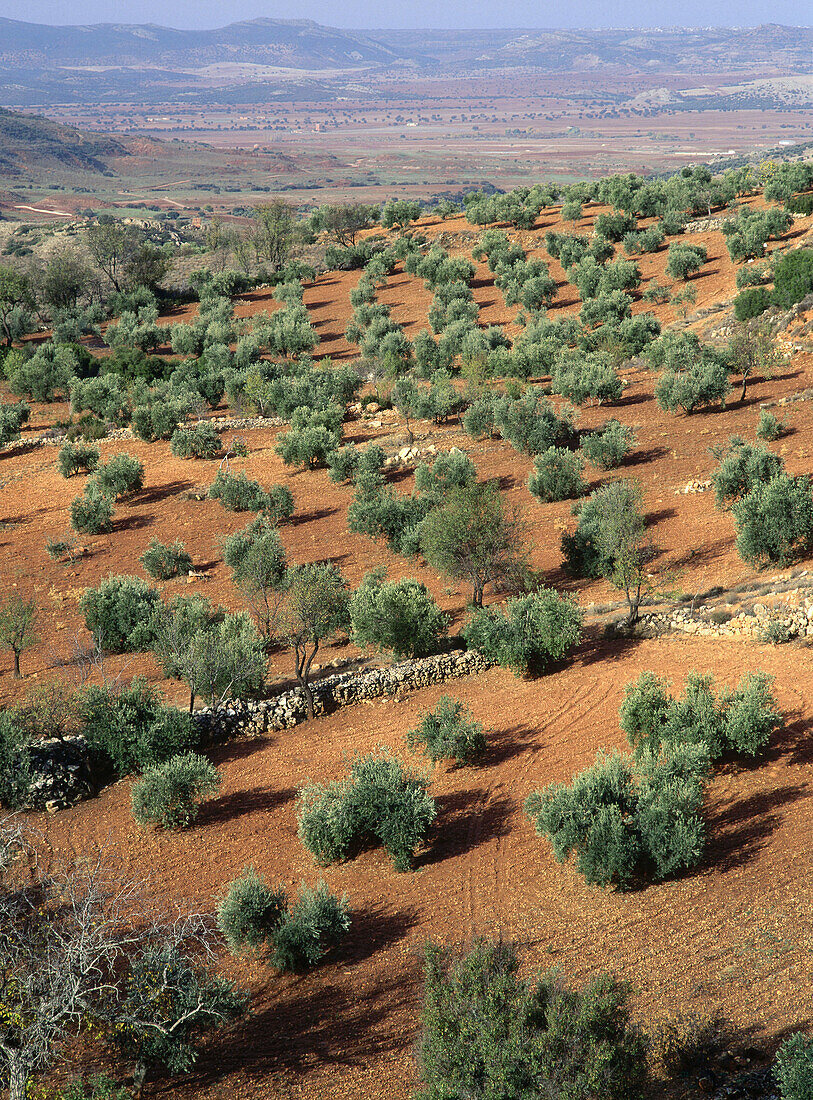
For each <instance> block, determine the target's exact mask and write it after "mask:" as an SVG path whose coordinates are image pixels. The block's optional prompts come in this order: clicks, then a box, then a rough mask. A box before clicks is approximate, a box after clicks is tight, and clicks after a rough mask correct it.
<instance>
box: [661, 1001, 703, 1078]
mask: <svg viewBox="0 0 813 1100" xmlns="http://www.w3.org/2000/svg"><path fill="white" fill-rule="evenodd" d="M718 1034H719V1023H718V1020H717V1018H716V1017H715V1016H714V1015H711V1014H708V1013H703V1012H678V1013H676V1014H674V1015H669V1016H665V1017H663V1018H661V1019H660V1020H656V1021H655V1023H654V1024H653V1025H652V1026H651V1027H650V1028H649V1032H648V1035H647V1038H648V1039H649V1058H650V1061H651V1062H652V1063H653V1065H654V1066H655V1068H656V1069H658V1070H660V1071H661V1072H662V1073H664V1074H665V1075H666V1076H668V1077H674V1076H675V1075H676V1074H679V1073H686V1072H687V1071H688V1070H690V1069H692V1068H694V1067H695V1066H697V1065H698V1064H700V1063H701V1062H702V1061H703V1059H704V1058H705V1057H706V1056H707V1055H708V1053H709V1050H710V1049H711V1048H712V1047H713V1046H714V1045H715V1040H716V1039H717V1037H718Z"/></svg>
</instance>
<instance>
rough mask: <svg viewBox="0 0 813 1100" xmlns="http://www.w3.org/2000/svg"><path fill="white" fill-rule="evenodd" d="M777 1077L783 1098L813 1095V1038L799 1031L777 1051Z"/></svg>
mask: <svg viewBox="0 0 813 1100" xmlns="http://www.w3.org/2000/svg"><path fill="white" fill-rule="evenodd" d="M775 1072H776V1077H777V1080H778V1081H779V1091H780V1092H781V1094H782V1100H807V1098H808V1097H810V1096H813V1038H810V1037H809V1036H807V1035H804V1034H803V1033H802V1032H801V1031H797V1032H796V1033H795V1034H793V1035H791V1036H790V1037H789V1038H787V1039H785V1041H784V1043H783V1044H782V1046H781V1047H780V1048H779V1050H778V1051H777V1052H776V1070H775Z"/></svg>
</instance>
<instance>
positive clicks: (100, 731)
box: [82, 677, 196, 776]
mask: <svg viewBox="0 0 813 1100" xmlns="http://www.w3.org/2000/svg"><path fill="white" fill-rule="evenodd" d="M82 709H83V713H84V721H83V732H84V734H85V737H86V738H87V741H88V746H89V747H90V749H91V751H92V752H93V753H94V755H95V756H96V757H97V758H99V757H100V758H101V759H102V761H103V762H104V763H105V765H106V766H107V767H109V768H110V769H111V770H112V771H113V773H114V774H115V775H117V776H122V775H128V774H130V773H131V772H134V771H142V770H143V769H144V768H146V767H149V766H151V765H153V764H160V763H161V762H162V761H164V760H167V759H169V757H171V756H174V755H176V754H177V753H181V752H184V751H188V750H189V749H191V748H193V747H194V746H195V744H196V733H195V728H194V727H193V725H192V721H191V719H190V717H189V715H188V714H184V713H183V711H180V710H178V709H177V707H166V706H164V705H163V704H162V702H161V695H160V693H159V691H158V690H157V689H156V688H151V687H149V685H148V684H147V682H146V681H145V680H144V679H142V678H140V677H136V678H135V679H134V680H133V682H132V684H131V685H130V686H129V687H128V688H125V689H123V690H116V689H115V688H114V687H111V686H110V685H105V686H104V687H97V686H95V685H94V686H91V687H89V688H86V689H85V691H84V692H83V693H82Z"/></svg>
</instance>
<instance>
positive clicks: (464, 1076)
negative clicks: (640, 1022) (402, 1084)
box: [417, 940, 646, 1100]
mask: <svg viewBox="0 0 813 1100" xmlns="http://www.w3.org/2000/svg"><path fill="white" fill-rule="evenodd" d="M518 971H519V963H518V960H517V955H516V950H515V949H514V947H513V946H511V945H509V944H506V943H504V942H502V941H500V942H492V943H489V942H486V941H483V940H478V941H476V942H475V943H474V945H473V946H472V948H471V950H470V951H469V952H468V954H466V955H464V956H462V957H461V958H456V957H455V956H454V955H453V953H452V951H451V949H449V948H444V947H438V946H436V945H434V944H432V943H430V944H427V947H426V968H425V986H424V1004H423V1013H422V1025H423V1029H422V1034H421V1037H420V1041H419V1046H418V1064H419V1072H420V1077H421V1081H422V1082H423V1087H422V1088H421V1089H420V1091H419V1093H418V1094H417V1095H418V1097H419V1098H420V1100H451V1098H453V1097H454V1098H457V1097H460V1098H462V1097H467V1098H468V1097H471V1098H475V1097H476V1098H478V1100H485V1098H489V1100H492V1098H493V1100H497V1098H500V1100H509V1098H510V1100H514V1098H516V1097H519V1096H523V1097H527V1098H528V1100H532V1098H537V1097H543V1096H544V1097H551V1098H553V1097H557V1098H561V1100H564V1098H565V1097H567V1098H572V1100H586V1098H587V1097H589V1098H590V1100H636V1098H638V1097H640V1096H641V1094H642V1088H643V1085H644V1081H645V1076H646V1070H645V1058H644V1052H645V1045H644V1041H643V1038H642V1036H641V1035H640V1033H639V1032H638V1030H637V1029H636V1028H635V1026H634V1025H633V1024H631V1022H630V1018H629V1012H628V1009H627V1003H626V1002H627V990H626V988H625V987H623V986H621V985H618V984H616V982H615V981H614V980H613V979H612V978H610V977H608V976H607V975H605V974H600V975H598V976H596V977H594V978H592V979H591V981H590V982H589V983H588V984H587V985H586V986H585V987H584V989H582V990H580V991H578V992H577V991H574V990H570V989H567V988H566V987H565V986H564V985H563V984H562V981H561V979H560V978H559V976H558V975H556V974H553V973H551V974H548V975H545V976H544V977H542V978H531V979H527V980H526V979H523V978H520V977H519V973H518Z"/></svg>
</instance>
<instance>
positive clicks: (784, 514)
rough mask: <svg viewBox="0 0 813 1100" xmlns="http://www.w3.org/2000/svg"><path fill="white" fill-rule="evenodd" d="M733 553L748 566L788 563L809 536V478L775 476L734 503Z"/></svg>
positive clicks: (812, 508)
mask: <svg viewBox="0 0 813 1100" xmlns="http://www.w3.org/2000/svg"><path fill="white" fill-rule="evenodd" d="M731 514H732V515H733V517H734V522H735V524H736V526H737V552H738V553H739V555H740V557H741V558H742V560H743V561H746V562H748V563H749V564H750V565H758V566H761V565H766V564H768V563H771V562H781V563H784V562H788V561H790V560H791V558H792V557H793V555H794V554H796V553H797V552H799V551H801V550H803V549H804V548H805V547H807V546H809V544H810V540H811V536H813V499H811V483H810V478H809V477H806V476H798V477H789V476H788V475H787V474H777V475H776V477H773V478H771V480H770V481H767V482H760V483H759V484H757V485H755V486H754V487H753V489H751V491H750V492H749V493H747V494H746V495H745V496H744V497H741V498H740V499H739V500H737V501H735V502H734V504H733V505H732V507H731Z"/></svg>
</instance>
